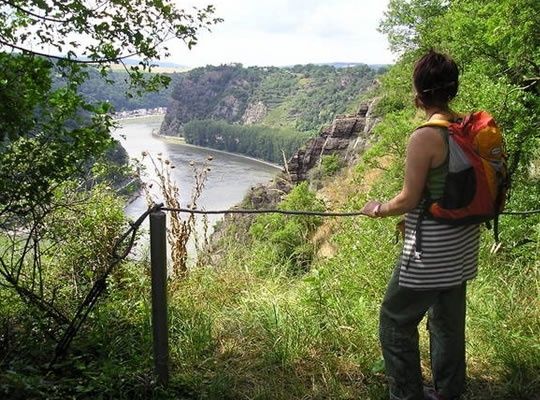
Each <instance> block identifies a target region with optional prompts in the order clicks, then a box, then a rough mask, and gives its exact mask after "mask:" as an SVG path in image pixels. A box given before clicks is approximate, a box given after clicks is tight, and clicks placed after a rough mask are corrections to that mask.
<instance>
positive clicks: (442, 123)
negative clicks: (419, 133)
mask: <svg viewBox="0 0 540 400" xmlns="http://www.w3.org/2000/svg"><path fill="white" fill-rule="evenodd" d="M426 126H433V127H438V128H448V127H449V126H450V121H447V120H445V119H433V120H431V121H427V122H424V123H423V124H422V125H420V126H419V127H418V128H416V129H420V128H424V127H426Z"/></svg>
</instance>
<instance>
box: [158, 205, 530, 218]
mask: <svg viewBox="0 0 540 400" xmlns="http://www.w3.org/2000/svg"><path fill="white" fill-rule="evenodd" d="M160 210H163V211H172V212H181V213H188V214H206V215H210V214H271V213H274V214H285V215H314V216H319V217H354V216H359V215H367V214H365V213H363V212H362V211H346V212H326V211H308V210H278V209H272V208H264V209H259V210H247V209H231V210H192V209H190V208H170V207H161V208H160ZM501 214H502V215H533V214H540V210H528V211H503V212H502V213H501Z"/></svg>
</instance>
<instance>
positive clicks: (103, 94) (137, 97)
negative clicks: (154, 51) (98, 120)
mask: <svg viewBox="0 0 540 400" xmlns="http://www.w3.org/2000/svg"><path fill="white" fill-rule="evenodd" d="M150 76H151V75H150ZM162 76H164V77H165V78H166V79H169V80H170V83H169V85H168V86H167V87H164V88H161V89H160V90H158V91H153V92H141V91H140V90H139V93H137V89H135V88H133V87H132V85H131V83H130V76H129V73H128V72H126V71H112V72H110V73H109V75H108V76H107V78H106V79H105V78H103V76H101V74H99V72H98V71H97V70H92V69H91V70H89V71H88V77H87V79H86V80H85V81H84V82H83V83H82V84H81V86H80V88H79V92H80V93H81V94H82V95H83V97H84V98H85V99H86V101H88V102H89V103H97V102H104V101H106V102H107V103H109V104H110V105H111V106H112V109H113V110H114V111H129V110H136V109H140V108H156V107H167V106H168V105H169V103H170V101H171V93H172V88H173V86H174V85H175V83H176V81H177V80H178V77H179V74H178V73H173V74H168V73H163V74H162Z"/></svg>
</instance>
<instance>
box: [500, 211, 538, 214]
mask: <svg viewBox="0 0 540 400" xmlns="http://www.w3.org/2000/svg"><path fill="white" fill-rule="evenodd" d="M501 214H502V215H533V214H540V210H529V211H503V212H502V213H501Z"/></svg>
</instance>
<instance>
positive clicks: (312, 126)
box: [162, 64, 376, 135]
mask: <svg viewBox="0 0 540 400" xmlns="http://www.w3.org/2000/svg"><path fill="white" fill-rule="evenodd" d="M375 75H376V72H375V71H374V70H373V69H371V68H369V67H368V66H367V65H359V66H354V67H349V68H335V67H332V66H319V65H298V66H295V67H291V68H276V67H264V68H263V67H249V68H244V67H242V66H241V65H239V64H234V65H221V66H218V67H215V66H207V67H204V68H196V69H194V70H191V71H188V72H186V73H183V74H181V75H180V76H179V79H178V83H177V84H176V85H175V87H174V89H173V92H172V99H173V101H172V103H171V105H170V107H169V109H168V111H167V115H166V117H165V123H164V126H163V127H162V133H166V134H168V135H177V134H179V133H180V132H181V127H182V126H183V125H184V124H186V123H188V122H190V121H192V120H197V119H208V118H210V119H217V120H226V121H228V122H243V121H244V120H245V118H246V117H247V115H249V113H250V111H251V112H253V111H252V110H250V109H249V108H248V107H249V106H254V105H258V106H259V107H262V109H263V110H262V111H261V113H260V115H258V116H257V118H256V121H255V122H256V123H260V124H263V125H266V126H270V127H273V128H288V129H289V130H295V131H301V132H314V131H318V130H319V128H320V127H321V125H323V124H328V123H330V122H332V120H333V118H334V117H335V116H336V115H337V114H340V113H343V112H345V111H346V110H347V109H348V108H349V107H350V106H351V103H353V102H355V100H357V99H358V96H360V94H361V93H362V92H364V91H365V90H366V89H367V88H368V87H369V86H370V85H371V84H372V82H373V78H374V77H375ZM356 106H357V105H356ZM246 111H248V113H247V114H246Z"/></svg>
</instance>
